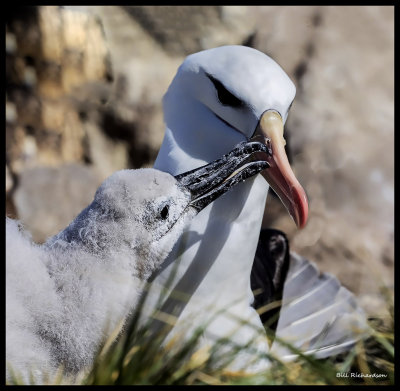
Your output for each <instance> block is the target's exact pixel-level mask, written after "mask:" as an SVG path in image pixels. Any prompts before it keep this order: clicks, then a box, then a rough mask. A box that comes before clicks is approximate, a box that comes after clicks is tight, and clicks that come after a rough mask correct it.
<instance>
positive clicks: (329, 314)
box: [250, 229, 370, 359]
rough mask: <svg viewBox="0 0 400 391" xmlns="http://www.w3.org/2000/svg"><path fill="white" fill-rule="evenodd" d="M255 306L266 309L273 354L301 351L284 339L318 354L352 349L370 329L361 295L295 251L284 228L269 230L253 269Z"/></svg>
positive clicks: (289, 355) (287, 356)
mask: <svg viewBox="0 0 400 391" xmlns="http://www.w3.org/2000/svg"><path fill="white" fill-rule="evenodd" d="M250 282H251V288H252V290H253V293H254V302H253V307H254V308H255V309H256V310H257V312H258V313H259V314H260V318H261V321H262V322H263V324H264V326H265V327H266V331H267V335H268V337H269V340H270V343H272V340H274V339H275V342H274V344H273V345H272V348H271V353H272V354H274V355H276V356H277V357H280V358H282V359H291V358H294V357H295V356H296V354H294V353H293V352H292V351H291V350H290V349H289V348H288V347H286V346H284V345H282V344H280V343H279V340H281V339H282V340H284V341H286V342H289V343H290V344H291V345H292V346H293V347H295V348H297V349H299V350H300V351H302V352H303V353H305V354H314V355H315V356H316V357H318V358H325V357H329V356H333V355H336V354H339V353H342V352H345V351H347V350H349V349H351V348H352V347H353V346H354V344H355V343H356V342H357V341H358V340H359V339H361V338H364V337H366V336H367V335H368V334H369V332H370V329H369V326H368V324H367V318H366V316H365V313H364V311H363V309H362V308H361V307H360V306H359V305H358V303H357V300H356V298H355V296H354V295H353V294H352V293H351V292H350V291H349V290H347V289H346V288H345V287H343V286H342V285H341V284H340V282H339V281H338V279H337V278H336V277H334V276H333V275H331V274H329V273H321V272H320V271H319V270H318V268H317V267H316V266H315V265H314V264H313V263H312V262H310V261H309V260H307V259H305V258H303V257H301V256H299V255H298V254H296V253H293V252H290V251H289V243H288V240H287V238H286V236H285V234H284V233H283V232H280V231H278V230H274V229H263V230H262V231H261V233H260V238H259V241H258V247H257V251H256V255H255V258H254V264H253V268H252V271H251V277H250Z"/></svg>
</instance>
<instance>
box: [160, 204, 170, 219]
mask: <svg viewBox="0 0 400 391" xmlns="http://www.w3.org/2000/svg"><path fill="white" fill-rule="evenodd" d="M168 214H169V205H165V206H164V207H163V208H162V209H161V212H160V216H161V218H162V219H163V220H165V219H166V218H167V217H168Z"/></svg>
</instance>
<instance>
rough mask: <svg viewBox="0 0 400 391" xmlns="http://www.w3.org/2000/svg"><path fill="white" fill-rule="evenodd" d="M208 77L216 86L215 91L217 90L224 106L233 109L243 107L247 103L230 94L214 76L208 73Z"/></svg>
mask: <svg viewBox="0 0 400 391" xmlns="http://www.w3.org/2000/svg"><path fill="white" fill-rule="evenodd" d="M206 76H207V77H208V78H209V79H210V80H211V82H212V83H213V84H214V87H215V89H216V90H217V94H218V99H219V101H220V102H221V103H222V104H223V105H224V106H231V107H243V106H245V103H244V102H243V101H242V100H241V99H239V98H238V97H236V96H235V95H234V94H232V92H230V91H229V90H228V89H227V88H226V87H225V86H224V85H223V84H222V83H221V82H220V81H219V80H218V79H216V78H215V77H214V76H212V75H210V74H209V73H206Z"/></svg>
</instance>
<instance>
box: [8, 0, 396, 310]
mask: <svg viewBox="0 0 400 391" xmlns="http://www.w3.org/2000/svg"><path fill="white" fill-rule="evenodd" d="M225 44H243V45H248V46H252V47H254V48H256V49H258V50H261V51H263V52H265V53H267V54H268V55H270V56H271V57H273V58H274V59H275V60H276V61H277V62H278V63H279V64H280V65H281V66H282V67H283V69H285V71H286V72H287V73H288V74H289V76H290V77H291V78H292V80H293V81H294V82H295V84H296V86H297V98H296V99H295V102H294V104H293V107H292V109H291V113H290V115H289V119H288V121H287V124H286V135H287V136H286V138H287V140H288V145H289V154H290V159H291V161H292V165H293V168H294V171H295V173H296V174H297V176H298V178H299V180H300V182H301V183H302V184H303V186H304V188H305V189H306V191H307V193H308V196H309V201H310V218H309V222H308V224H307V226H306V227H305V229H303V230H301V231H298V230H297V229H296V228H295V226H294V223H293V222H292V221H291V219H290V217H289V216H288V214H287V212H286V211H285V210H284V208H283V207H282V206H281V204H280V202H279V201H278V200H277V199H276V198H274V197H273V196H272V195H270V196H269V200H268V214H267V215H266V216H265V219H264V225H265V226H272V227H275V228H278V229H282V230H283V231H285V232H286V233H287V234H288V236H289V238H290V240H291V247H292V249H293V250H294V251H297V252H299V253H300V254H302V255H304V256H306V257H308V258H310V259H312V260H314V261H315V262H316V263H317V264H318V266H319V267H320V268H321V270H323V271H328V272H331V273H333V274H335V275H336V276H337V277H338V278H339V279H340V280H341V282H342V283H343V284H344V285H345V286H347V287H348V288H350V289H351V290H353V291H354V292H356V293H357V294H358V296H359V297H360V300H361V303H362V305H363V306H364V307H365V308H366V310H367V311H368V312H369V313H371V314H384V312H385V311H386V308H387V307H386V306H385V305H384V304H383V303H384V301H385V299H384V296H383V295H382V293H381V288H382V286H385V287H386V288H388V290H389V292H390V295H392V292H393V280H394V278H393V270H394V7H391V6H354V7H353V6H352V7H350V6H346V7H339V6H334V7H329V6H250V7H247V6H173V7H172V6H123V7H121V6H70V7H55V6H42V7H20V8H14V9H13V10H12V11H11V10H9V11H8V15H7V21H6V214H7V215H8V216H11V217H13V218H18V219H21V220H22V222H23V223H24V224H25V225H26V227H27V228H28V229H29V230H30V231H31V232H32V235H33V239H34V240H36V241H37V242H43V241H44V240H45V239H46V237H48V236H49V235H53V234H55V233H57V232H58V231H59V230H60V229H62V228H63V227H65V226H66V225H67V224H68V223H69V222H70V221H71V220H72V219H73V218H74V217H75V216H76V215H77V213H79V212H80V211H81V209H82V208H84V207H85V206H86V205H87V204H88V203H90V202H91V200H92V198H93V195H94V192H95V190H96V188H97V186H98V185H99V184H100V183H101V182H102V180H103V179H105V178H106V177H107V176H108V175H110V174H111V173H112V172H114V171H116V170H119V169H122V168H139V167H144V166H151V165H152V163H153V161H154V159H155V157H156V155H157V152H158V149H159V146H160V145H161V142H162V138H163V133H164V126H163V116H162V106H161V100H162V96H163V94H164V93H165V91H166V89H167V87H168V85H169V83H170V81H171V80H172V78H173V77H174V75H175V72H176V69H177V67H178V66H179V64H180V63H181V62H182V60H183V59H184V57H185V56H186V55H188V54H190V53H193V52H196V51H199V50H203V49H207V48H211V47H215V46H219V45H225Z"/></svg>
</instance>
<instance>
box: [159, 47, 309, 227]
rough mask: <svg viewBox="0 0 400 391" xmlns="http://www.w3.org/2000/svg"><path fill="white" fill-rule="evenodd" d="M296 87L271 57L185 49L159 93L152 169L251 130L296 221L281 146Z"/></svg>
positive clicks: (179, 166)
mask: <svg viewBox="0 0 400 391" xmlns="http://www.w3.org/2000/svg"><path fill="white" fill-rule="evenodd" d="M295 94H296V88H295V86H294V84H293V83H292V81H291V80H290V78H289V77H288V76H287V74H286V73H285V72H284V71H283V69H282V68H281V67H280V66H279V65H278V64H277V63H276V62H275V61H273V60H272V59H271V58H270V57H268V56H267V55H265V54H264V53H261V52H259V51H258V50H255V49H252V48H249V47H245V46H222V47H217V48H214V49H209V50H205V51H202V52H199V53H195V54H192V55H190V56H188V57H187V58H186V59H185V61H184V62H183V63H182V65H181V66H180V67H179V69H178V72H177V74H176V76H175V78H174V80H173V81H172V83H171V85H170V87H169V89H168V91H167V93H166V94H165V96H164V101H163V103H164V118H165V123H166V126H167V130H166V136H165V139H164V142H163V145H162V148H161V150H160V153H159V155H158V157H157V161H156V164H155V167H156V168H160V169H162V170H166V171H168V172H170V173H172V174H174V175H175V174H177V173H179V172H182V171H185V170H188V169H192V168H195V167H198V166H199V165H201V164H204V163H205V162H209V161H211V160H213V159H215V158H216V157H217V156H220V155H221V154H222V153H226V152H227V151H229V150H230V149H231V148H232V146H233V145H235V144H237V143H238V142H240V141H243V140H248V139H250V138H251V137H254V136H255V135H259V136H260V137H261V138H262V139H264V138H265V139H268V142H269V143H270V147H271V148H272V151H273V156H272V158H271V159H270V161H269V163H270V166H271V169H269V170H266V171H265V173H269V174H270V175H268V176H267V175H264V173H263V175H264V177H265V178H266V179H267V181H268V183H269V185H270V186H272V187H273V188H274V190H275V191H276V192H277V194H278V195H279V196H280V197H281V199H282V201H283V202H284V204H285V206H286V207H287V208H288V210H289V212H290V214H291V215H292V216H293V218H294V219H295V221H296V223H297V224H298V225H300V226H303V225H304V224H305V221H306V219H307V211H308V206H307V199H306V196H305V193H304V190H303V189H302V187H301V186H300V184H299V183H298V181H297V179H296V178H295V176H294V174H293V172H292V170H291V168H290V165H289V162H288V160H287V157H286V153H285V150H284V145H285V140H284V138H283V125H284V123H285V121H286V119H287V116H288V112H289V109H290V106H291V104H292V102H293V99H294V97H295Z"/></svg>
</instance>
